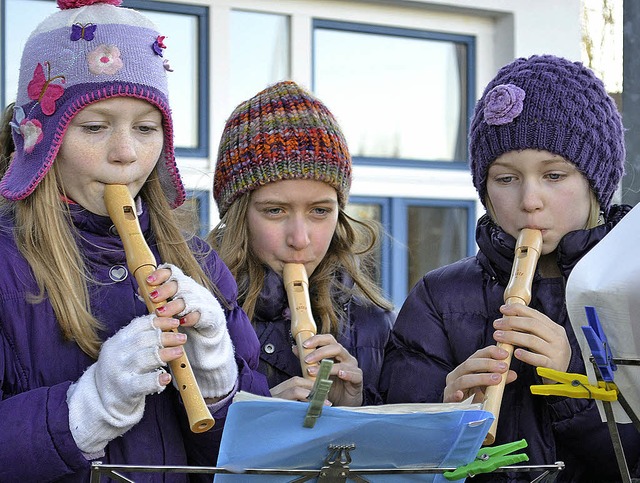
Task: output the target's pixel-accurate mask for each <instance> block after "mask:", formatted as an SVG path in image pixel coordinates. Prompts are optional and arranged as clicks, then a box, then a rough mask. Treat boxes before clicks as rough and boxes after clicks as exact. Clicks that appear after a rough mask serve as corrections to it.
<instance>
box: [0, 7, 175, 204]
mask: <svg viewBox="0 0 640 483" xmlns="http://www.w3.org/2000/svg"><path fill="white" fill-rule="evenodd" d="M120 3H121V0H58V7H59V8H60V9H61V11H60V12H56V13H54V14H52V15H50V16H49V17H48V18H46V19H45V20H44V21H43V22H42V23H40V25H38V27H36V29H35V30H34V31H33V32H32V33H31V35H30V37H29V39H28V40H27V43H26V45H25V48H24V52H23V54H22V61H21V63H20V77H19V81H18V94H17V98H16V104H15V109H14V115H13V120H12V122H11V126H12V134H13V140H14V143H15V146H16V151H15V155H14V157H13V160H12V162H11V164H10V165H9V169H8V170H7V173H6V174H5V176H4V177H3V178H2V182H0V194H2V196H4V197H5V198H8V199H10V200H21V199H24V198H26V197H27V196H29V195H30V194H31V193H32V192H33V190H34V189H35V188H36V186H37V185H38V183H40V181H41V180H42V178H43V177H44V176H45V175H46V174H47V172H48V171H49V169H50V168H51V166H52V164H53V162H54V160H55V158H56V155H57V154H58V150H59V148H60V144H61V143H62V140H63V137H64V134H65V132H66V130H67V127H68V126H69V122H70V121H71V119H72V118H73V117H74V116H75V115H76V114H77V113H78V112H79V111H80V110H82V109H83V108H84V107H86V106H88V105H89V104H92V103H95V102H98V101H101V100H104V99H109V98H113V97H134V98H138V99H142V100H145V101H147V102H149V103H151V104H152V105H154V106H155V107H157V108H158V109H159V110H160V112H161V113H162V117H163V129H164V148H163V151H162V154H161V158H160V160H159V161H158V173H159V175H160V182H161V184H162V187H163V189H164V192H165V194H166V196H167V199H168V201H169V203H170V204H171V206H173V207H176V206H179V205H180V204H182V202H183V201H184V198H185V190H184V186H183V185H182V181H181V179H180V175H179V173H178V168H177V166H176V162H175V155H174V149H173V121H172V119H171V111H170V108H169V101H168V87H167V77H166V76H167V70H168V64H167V63H166V61H165V60H164V59H163V50H164V48H165V45H164V42H163V40H164V37H163V36H161V35H160V34H159V33H158V31H157V28H156V27H155V25H154V24H153V23H152V22H151V21H150V20H148V19H147V18H146V17H145V16H143V15H142V14H140V13H138V12H137V11H135V10H131V9H128V8H123V7H120V6H119V5H120Z"/></svg>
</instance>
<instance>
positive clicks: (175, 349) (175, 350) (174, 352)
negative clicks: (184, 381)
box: [171, 347, 184, 356]
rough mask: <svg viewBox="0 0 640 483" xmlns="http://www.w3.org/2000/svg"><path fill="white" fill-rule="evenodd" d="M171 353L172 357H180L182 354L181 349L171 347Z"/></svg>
mask: <svg viewBox="0 0 640 483" xmlns="http://www.w3.org/2000/svg"><path fill="white" fill-rule="evenodd" d="M171 352H172V353H173V355H174V356H181V355H182V354H184V351H183V350H182V347H173V348H172V349H171Z"/></svg>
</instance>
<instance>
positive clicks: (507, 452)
mask: <svg viewBox="0 0 640 483" xmlns="http://www.w3.org/2000/svg"><path fill="white" fill-rule="evenodd" d="M526 447H527V440H526V439H521V440H520V441H514V442H513V443H507V444H502V445H500V446H493V447H487V448H480V451H479V452H478V454H477V456H476V459H475V460H473V461H472V462H471V463H468V464H466V465H464V466H460V467H459V468H456V469H455V470H453V471H446V472H444V473H443V476H444V477H445V478H446V479H447V480H449V481H455V480H461V479H463V478H466V477H467V476H471V477H473V476H475V475H479V474H481V473H491V472H492V471H494V470H497V469H498V468H500V467H501V466H510V465H514V464H516V463H521V462H523V461H529V457H528V456H527V455H526V454H525V453H516V454H511V453H513V452H514V451H517V450H519V449H522V448H526Z"/></svg>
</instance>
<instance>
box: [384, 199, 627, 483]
mask: <svg viewBox="0 0 640 483" xmlns="http://www.w3.org/2000/svg"><path fill="white" fill-rule="evenodd" d="M629 209H630V207H628V206H614V207H613V208H612V209H611V210H610V211H609V213H608V216H607V221H606V223H605V224H604V225H601V226H598V227H596V228H593V229H590V230H578V231H574V232H571V233H568V234H567V235H565V236H564V237H563V239H562V240H561V242H560V244H559V246H558V265H559V267H560V268H561V271H562V274H563V276H562V277H560V278H555V279H542V278H541V277H540V276H539V274H537V273H536V276H535V279H534V281H533V287H532V299H531V302H530V304H529V305H530V306H531V307H533V308H535V309H536V310H539V311H540V312H542V313H544V314H546V315H547V316H548V317H549V318H550V319H551V320H553V321H555V322H556V323H558V324H560V325H562V326H563V327H564V328H565V330H566V333H567V336H568V338H569V343H570V344H571V348H572V356H571V362H570V364H569V368H568V369H567V372H575V373H582V374H585V367H584V363H583V361H582V357H581V352H580V348H579V345H578V342H577V340H576V336H575V334H574V331H573V329H572V327H571V323H570V321H569V318H568V316H567V311H566V307H565V284H566V280H567V277H568V276H569V273H570V272H571V270H572V268H573V267H574V266H575V264H576V263H577V262H578V261H579V260H580V258H581V257H582V256H583V255H584V254H585V253H587V252H588V251H589V250H590V249H591V248H592V247H593V246H594V245H595V244H596V243H598V242H599V241H600V240H601V239H602V238H603V237H604V236H605V234H607V233H608V232H609V231H610V230H611V228H613V226H615V224H616V223H617V222H618V221H619V220H620V219H621V218H622V217H623V216H624V215H625V214H626V213H627V212H628V211H629ZM476 240H477V243H478V246H479V248H480V251H479V252H478V254H477V255H476V256H474V257H469V258H466V259H463V260H460V261H458V262H456V263H453V264H451V265H448V266H445V267H442V268H439V269H436V270H433V271H431V272H429V273H427V274H426V275H425V276H424V277H423V279H422V280H421V281H420V282H418V283H417V284H416V286H415V287H414V288H413V290H412V291H411V293H410V294H409V296H408V298H407V300H406V301H405V303H404V305H403V307H402V309H401V310H400V313H399V314H398V318H397V320H396V323H395V326H394V329H393V331H392V335H391V340H390V342H389V344H388V346H387V349H386V352H385V359H384V365H383V369H382V375H381V379H380V391H381V393H382V395H383V398H385V402H386V403H400V402H442V398H443V392H444V387H445V385H446V384H445V378H446V376H447V374H448V373H449V372H451V371H452V370H453V369H455V368H456V367H457V366H458V365H459V364H461V363H462V362H464V361H465V360H466V359H467V358H468V357H469V356H471V354H473V353H474V352H475V351H476V350H478V349H481V348H483V347H486V346H488V345H492V344H495V341H494V339H493V332H494V329H493V321H494V320H495V319H497V318H499V317H501V314H500V312H499V307H500V306H501V305H502V304H503V294H504V290H505V287H506V285H507V282H508V281H509V277H510V273H511V266H512V263H513V253H514V247H515V239H514V238H513V237H511V236H510V235H508V234H506V233H505V232H504V231H502V230H501V229H500V228H499V227H497V226H496V225H495V224H493V223H492V222H491V221H490V219H489V217H488V216H487V215H485V216H484V217H482V218H481V219H480V220H479V221H478V226H477V229H476ZM511 369H513V370H514V371H515V372H516V373H517V374H518V378H517V379H516V380H515V381H514V382H513V383H511V384H508V385H507V386H506V388H505V391H504V396H503V399H502V407H501V410H500V417H499V424H498V432H497V435H496V442H495V444H496V445H499V444H503V443H508V442H512V441H517V440H520V439H522V438H525V439H526V440H527V442H528V444H529V446H528V448H527V449H526V450H525V451H524V452H526V454H527V455H529V458H530V461H529V463H528V464H533V465H544V464H552V463H554V462H555V461H564V462H565V464H566V469H565V470H564V471H561V472H560V473H559V477H558V479H557V481H559V482H560V481H562V482H564V481H572V482H596V481H597V482H613V481H619V480H620V474H619V471H618V467H617V464H616V460H615V456H614V452H613V446H612V444H611V439H610V437H609V432H608V429H607V426H606V424H605V423H602V422H601V419H600V416H599V414H598V410H597V407H596V405H595V403H594V401H593V400H588V399H571V398H565V397H557V396H553V397H543V396H534V395H532V394H531V392H530V391H529V386H531V385H533V384H541V383H542V381H541V378H540V377H539V376H538V375H537V374H536V372H535V368H534V367H532V366H529V365H527V364H524V363H522V362H520V361H518V360H517V359H516V358H513V359H512V362H511ZM619 428H620V430H621V432H622V437H623V446H624V448H625V451H626V454H627V461H628V462H629V466H630V469H631V470H632V471H633V473H634V475H635V476H639V473H640V468H639V466H638V465H639V458H640V437H639V435H638V434H637V432H636V430H635V428H634V427H633V425H631V424H627V425H619ZM533 478H534V474H533V473H520V474H512V473H509V474H507V473H494V474H491V475H478V476H476V477H474V479H473V481H474V483H477V482H480V481H492V482H493V481H496V482H498V481H509V482H515V481H531V480H532V479H533Z"/></svg>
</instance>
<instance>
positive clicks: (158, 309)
mask: <svg viewBox="0 0 640 483" xmlns="http://www.w3.org/2000/svg"><path fill="white" fill-rule="evenodd" d="M166 310H167V308H166V307H165V306H164V305H163V306H161V307H158V308H157V309H156V312H158V313H160V314H164V313H165V311H166Z"/></svg>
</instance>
